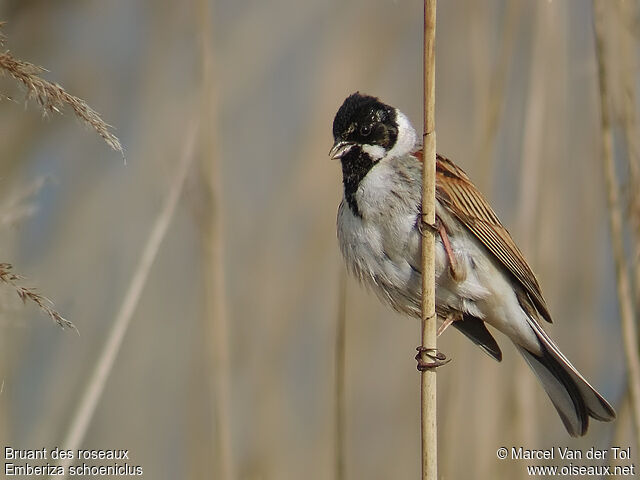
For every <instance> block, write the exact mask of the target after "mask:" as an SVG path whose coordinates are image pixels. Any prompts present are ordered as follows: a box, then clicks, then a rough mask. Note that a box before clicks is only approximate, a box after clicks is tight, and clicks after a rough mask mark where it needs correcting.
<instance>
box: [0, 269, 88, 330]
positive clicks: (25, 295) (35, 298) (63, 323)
mask: <svg viewBox="0 0 640 480" xmlns="http://www.w3.org/2000/svg"><path fill="white" fill-rule="evenodd" d="M12 269H13V266H12V265H11V264H9V263H0V282H2V283H5V284H7V285H10V286H11V287H13V288H15V290H16V293H17V294H18V296H19V297H20V300H22V301H23V302H24V303H27V300H29V301H31V302H33V303H35V304H36V305H37V306H38V307H40V309H41V310H42V311H43V312H44V313H46V314H47V315H48V316H49V317H50V318H51V320H53V321H54V322H56V323H57V324H58V325H59V326H60V327H62V328H63V329H64V328H72V329H73V330H75V331H76V332H77V331H78V329H77V328H76V326H75V325H74V324H73V323H71V322H70V321H69V320H67V319H66V318H64V317H63V316H62V315H60V314H59V313H58V312H56V311H55V310H54V309H53V302H52V301H51V300H49V299H48V298H47V297H44V296H42V295H41V294H40V293H38V291H37V290H36V289H35V288H33V287H24V286H22V285H20V283H19V282H20V281H21V280H24V277H21V276H20V275H17V274H15V273H13V272H12Z"/></svg>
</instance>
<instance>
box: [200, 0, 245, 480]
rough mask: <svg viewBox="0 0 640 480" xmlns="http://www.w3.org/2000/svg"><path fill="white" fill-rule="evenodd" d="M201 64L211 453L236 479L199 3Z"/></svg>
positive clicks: (207, 26)
mask: <svg viewBox="0 0 640 480" xmlns="http://www.w3.org/2000/svg"><path fill="white" fill-rule="evenodd" d="M197 7H198V9H197V11H198V13H199V18H198V22H199V27H200V32H201V37H200V41H201V45H200V47H201V51H200V53H201V60H202V93H201V94H202V110H201V112H200V114H201V119H202V125H206V128H207V134H206V135H202V136H201V152H202V162H203V163H202V170H203V172H204V175H203V179H204V183H205V188H206V189H207V193H208V205H209V206H210V209H209V211H208V212H207V215H206V216H205V217H204V218H203V226H202V229H203V230H202V231H203V242H204V257H205V258H204V262H205V267H204V277H205V278H204V280H205V286H206V287H205V288H206V291H207V295H206V300H205V302H206V305H205V307H206V312H207V318H206V320H205V325H204V329H205V332H206V337H207V341H206V346H205V350H206V355H207V357H208V363H209V364H210V372H211V373H210V375H211V378H210V383H209V385H210V388H211V389H212V392H211V393H212V402H213V405H212V420H213V425H212V431H213V438H214V445H213V453H214V458H215V459H216V460H217V461H218V464H217V469H218V470H217V471H218V475H217V476H216V478H221V479H224V480H233V479H234V478H236V472H235V465H234V461H233V450H232V445H231V444H232V442H231V403H230V397H231V388H230V383H231V382H230V362H229V313H228V306H227V286H226V282H225V269H224V265H225V244H224V224H225V222H224V206H223V200H224V195H223V191H222V190H223V189H222V185H223V179H222V171H221V165H220V160H219V155H218V154H217V142H218V138H217V132H218V125H217V118H216V116H217V111H218V102H217V97H216V84H215V81H214V52H213V48H212V45H213V34H212V25H211V15H212V12H211V6H210V0H198V5H197Z"/></svg>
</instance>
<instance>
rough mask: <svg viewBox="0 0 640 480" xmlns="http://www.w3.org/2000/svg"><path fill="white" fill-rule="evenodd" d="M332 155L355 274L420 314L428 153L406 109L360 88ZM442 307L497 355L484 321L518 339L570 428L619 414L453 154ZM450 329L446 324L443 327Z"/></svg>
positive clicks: (441, 212)
mask: <svg viewBox="0 0 640 480" xmlns="http://www.w3.org/2000/svg"><path fill="white" fill-rule="evenodd" d="M333 137H334V140H335V143H334V145H333V148H332V149H331V152H330V156H331V158H333V159H339V160H340V162H341V164H342V176H343V184H344V196H343V200H342V202H341V203H340V207H339V209H338V239H339V243H340V249H341V251H342V254H343V256H344V258H345V261H346V263H347V266H348V269H349V271H350V272H351V273H352V274H354V275H355V276H356V277H357V278H358V279H359V280H360V281H361V282H362V283H364V284H365V285H367V286H369V287H371V288H372V289H373V290H374V291H375V292H376V293H377V294H378V295H379V296H380V297H381V298H382V299H383V300H384V301H386V302H387V303H389V304H390V305H391V306H392V307H393V308H394V309H396V310H398V311H399V312H402V313H406V314H408V315H411V316H413V317H418V318H420V305H421V299H420V297H421V285H422V278H421V272H420V253H421V236H422V232H423V230H422V228H423V221H422V216H421V213H420V205H421V192H422V160H421V152H419V150H418V147H419V145H418V144H417V141H416V140H417V137H416V132H415V130H414V128H413V127H412V126H411V123H410V122H409V120H408V119H407V117H406V116H405V115H404V114H403V113H402V112H400V111H399V110H398V109H396V108H393V107H391V106H389V105H385V104H384V103H382V102H380V101H379V100H378V99H377V98H375V97H371V96H367V95H361V94H360V93H354V94H353V95H351V96H349V97H348V98H347V99H346V100H345V101H344V103H343V104H342V106H341V107H340V109H339V110H338V113H337V114H336V116H335V119H334V121H333ZM431 227H433V228H435V230H436V232H437V234H436V258H435V274H436V312H437V314H438V317H440V318H441V319H444V323H443V326H445V327H446V326H448V325H449V324H451V325H453V326H454V327H455V328H457V329H458V330H460V331H461V332H462V333H464V334H465V335H466V336H467V337H469V338H470V339H471V340H472V341H473V342H475V343H476V344H478V345H479V346H480V347H482V348H483V349H484V350H485V352H487V353H488V354H489V355H491V356H492V357H493V358H495V359H496V360H498V361H500V360H501V359H502V352H501V351H500V348H499V347H498V344H497V343H496V340H495V339H494V338H493V335H492V333H491V332H490V331H489V330H488V329H487V327H486V324H488V325H490V326H491V327H493V328H495V329H496V330H498V331H500V332H502V333H503V334H504V335H506V336H507V337H509V339H510V340H511V341H512V342H513V344H514V345H515V346H516V348H517V349H518V351H519V352H520V353H521V354H522V356H523V357H524V359H525V360H526V361H527V363H528V364H529V367H531V369H532V370H533V372H534V373H535V374H536V376H537V377H538V379H539V380H540V382H541V384H542V386H543V387H544V389H545V391H546V392H547V394H548V395H549V398H550V399H551V401H552V402H553V405H554V406H555V408H556V410H557V411H558V413H559V414H560V418H561V419H562V421H563V423H564V425H565V427H566V429H567V431H568V432H569V434H570V435H572V436H579V435H584V434H585V433H586V432H587V428H588V426H589V417H593V418H595V419H596V420H601V421H605V422H607V421H611V420H613V419H614V418H615V415H616V414H615V411H614V410H613V408H612V407H611V405H609V403H608V402H607V401H606V400H605V399H604V398H603V397H602V396H601V395H600V394H599V393H598V392H597V391H596V390H595V389H594V388H593V387H592V386H591V385H589V383H588V382H587V381H586V380H585V378H584V377H583V376H582V375H581V374H580V373H579V372H578V371H577V370H576V368H575V367H574V366H573V365H571V363H570V362H569V360H567V358H566V357H565V356H564V355H563V354H562V353H561V352H560V350H559V349H558V347H557V346H556V344H555V343H554V342H553V340H551V338H550V337H549V335H548V334H547V333H546V332H545V331H544V329H543V328H542V326H541V321H542V320H546V321H548V322H551V315H550V313H549V309H548V308H547V305H546V303H545V300H544V298H543V296H542V291H541V290H540V286H539V285H538V281H537V280H536V277H535V275H534V274H533V272H532V271H531V269H530V268H529V265H527V262H526V260H525V259H524V257H523V255H522V253H521V252H520V250H519V249H518V247H517V246H516V244H515V243H514V241H513V239H512V238H511V236H510V235H509V232H507V230H506V229H505V228H504V227H503V226H502V224H501V223H500V220H498V217H497V216H496V214H495V213H494V211H493V209H492V208H491V206H490V205H489V204H488V203H487V201H486V200H485V198H484V197H483V195H482V194H481V193H480V192H479V191H478V189H477V188H476V187H475V186H474V185H473V183H471V181H470V180H469V178H468V177H467V175H466V174H465V173H464V172H463V171H462V169H460V168H459V167H458V166H456V165H455V164H454V163H453V162H451V161H450V160H448V159H446V158H444V157H442V156H440V155H438V156H437V158H436V224H435V225H433V226H431ZM442 328H443V327H442V326H441V327H440V330H442Z"/></svg>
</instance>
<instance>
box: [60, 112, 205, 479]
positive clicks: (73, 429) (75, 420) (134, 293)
mask: <svg viewBox="0 0 640 480" xmlns="http://www.w3.org/2000/svg"><path fill="white" fill-rule="evenodd" d="M198 129H199V127H198V124H197V122H194V123H192V124H191V125H190V126H189V127H188V128H187V131H186V138H185V143H184V148H183V151H182V155H181V157H180V159H179V161H178V170H177V172H176V175H175V178H174V179H173V182H172V184H171V186H170V190H169V192H168V194H167V197H166V200H165V203H164V205H163V206H162V210H161V211H160V213H159V214H158V217H157V218H156V221H155V224H154V225H153V229H152V230H151V233H150V234H149V238H148V239H147V242H146V244H145V246H144V250H143V251H142V255H141V256H140V260H139V261H138V265H137V266H136V269H135V270H134V272H133V276H132V277H131V281H130V283H129V287H128V288H127V291H126V294H125V296H124V299H123V300H122V304H121V305H120V309H119V310H118V314H117V315H116V318H115V320H114V322H113V324H112V325H111V330H110V331H109V334H108V336H107V339H106V341H105V343H104V345H103V347H102V351H101V352H100V355H99V357H98V360H97V361H96V364H95V366H94V368H93V372H92V374H91V376H90V377H89V379H88V382H87V385H86V387H85V390H84V392H83V394H82V397H81V399H80V402H79V404H78V408H77V409H76V411H75V412H74V414H73V417H72V420H71V423H70V425H69V429H68V431H67V434H66V435H65V437H64V440H63V442H62V444H61V445H62V446H64V448H66V449H70V450H76V449H77V448H78V447H79V446H80V444H81V443H82V441H83V439H84V436H85V434H86V432H87V428H88V427H89V424H90V423H91V420H92V418H93V414H94V413H95V410H96V407H97V405H98V401H99V400H100V397H101V396H102V392H103V391H104V388H105V385H106V383H107V379H108V377H109V374H110V373H111V370H112V369H113V365H114V363H115V361H116V358H117V356H118V352H119V351H120V346H121V345H122V341H123V339H124V335H125V333H126V332H127V329H128V327H129V324H130V322H131V318H132V317H133V314H134V313H135V310H136V307H137V306H138V302H139V300H140V297H141V295H142V291H143V289H144V286H145V285H146V283H147V278H148V277H149V272H150V271H151V267H152V266H153V263H154V261H155V259H156V257H157V255H158V251H159V250H160V246H161V244H162V241H163V240H164V237H165V236H166V233H167V231H168V229H169V225H170V223H171V220H172V219H173V215H174V213H175V211H176V206H177V205H178V200H179V199H180V194H181V193H182V187H183V186H184V182H185V178H186V177H187V173H188V172H189V169H190V167H191V164H192V163H193V158H194V150H195V141H196V137H197V134H198ZM71 462H72V460H65V461H63V462H61V463H60V465H62V466H63V467H64V468H65V470H66V469H67V467H68V466H69V465H70V464H71ZM50 480H54V477H51V478H50Z"/></svg>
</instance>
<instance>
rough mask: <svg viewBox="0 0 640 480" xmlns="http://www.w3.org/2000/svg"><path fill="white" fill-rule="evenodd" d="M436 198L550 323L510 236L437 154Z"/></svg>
mask: <svg viewBox="0 0 640 480" xmlns="http://www.w3.org/2000/svg"><path fill="white" fill-rule="evenodd" d="M418 157H421V155H419V156H418ZM436 197H437V198H438V200H439V201H440V202H441V203H442V204H445V205H447V206H448V207H449V208H450V209H451V212H452V213H453V214H454V215H455V216H456V217H457V218H458V219H459V220H460V221H461V222H462V223H463V225H465V226H466V227H467V228H468V229H469V231H471V233H473V234H474V235H475V236H476V237H477V238H478V240H480V242H482V244H483V245H484V246H486V247H487V248H488V249H489V251H490V252H491V253H493V254H494V255H495V256H496V258H497V259H498V260H499V261H500V262H501V263H502V264H503V265H504V266H505V267H507V269H508V270H509V272H511V273H512V274H513V276H514V277H515V278H516V279H517V280H518V281H519V282H520V283H521V284H522V286H523V287H524V288H525V290H526V291H527V293H528V294H529V296H530V297H531V300H532V301H533V303H534V304H535V306H536V308H537V310H538V311H539V312H540V314H541V315H542V317H543V318H544V319H545V320H547V321H548V322H551V315H550V313H549V309H548V308H547V305H546V303H545V301H544V298H543V296H542V291H541V290H540V285H539V284H538V281H537V280H536V277H535V275H534V274H533V272H532V271H531V268H530V267H529V265H528V264H527V261H526V260H525V259H524V256H523V255H522V252H520V249H518V247H517V246H516V244H515V243H514V241H513V239H512V238H511V235H509V232H508V231H507V229H506V228H504V226H503V225H502V223H500V220H499V219H498V217H497V216H496V214H495V212H494V211H493V209H492V208H491V206H490V205H489V203H488V202H487V201H486V200H485V198H484V197H483V196H482V194H481V193H480V192H479V191H478V189H477V188H476V187H475V185H473V183H471V180H469V177H467V174H466V173H464V171H463V170H462V169H461V168H459V167H458V166H457V165H455V164H454V163H453V162H451V161H450V160H449V159H447V158H445V157H442V156H440V155H438V156H437V158H436Z"/></svg>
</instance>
